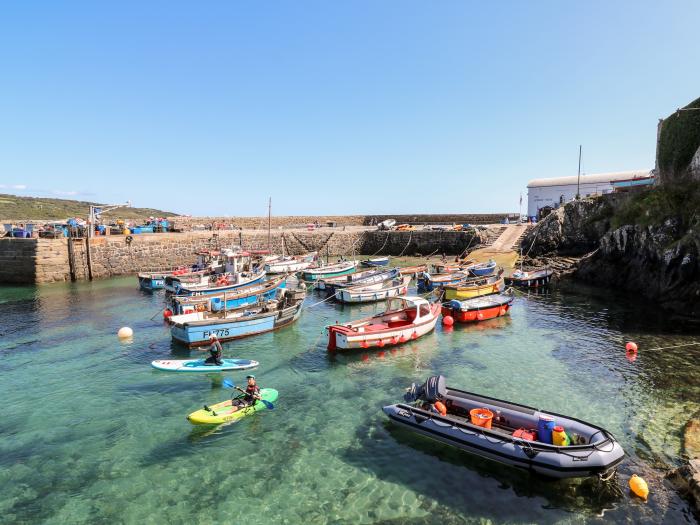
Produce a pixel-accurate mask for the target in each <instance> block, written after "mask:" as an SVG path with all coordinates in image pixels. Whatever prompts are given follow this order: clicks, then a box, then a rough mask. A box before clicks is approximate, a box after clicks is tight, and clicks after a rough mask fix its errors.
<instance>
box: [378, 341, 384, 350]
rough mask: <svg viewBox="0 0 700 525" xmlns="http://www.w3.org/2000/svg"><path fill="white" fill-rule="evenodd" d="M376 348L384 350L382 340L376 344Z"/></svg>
mask: <svg viewBox="0 0 700 525" xmlns="http://www.w3.org/2000/svg"><path fill="white" fill-rule="evenodd" d="M377 346H378V347H379V348H384V340H383V339H380V340H379V342H378V343H377Z"/></svg>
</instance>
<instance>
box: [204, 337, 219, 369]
mask: <svg viewBox="0 0 700 525" xmlns="http://www.w3.org/2000/svg"><path fill="white" fill-rule="evenodd" d="M209 341H211V346H210V347H209V353H210V354H211V355H210V356H209V357H207V358H206V359H205V361H204V364H205V365H212V366H213V365H218V366H221V365H223V364H224V362H223V361H222V360H221V355H222V354H223V352H224V349H223V348H222V347H221V343H220V342H219V338H218V337H216V334H211V335H210V336H209Z"/></svg>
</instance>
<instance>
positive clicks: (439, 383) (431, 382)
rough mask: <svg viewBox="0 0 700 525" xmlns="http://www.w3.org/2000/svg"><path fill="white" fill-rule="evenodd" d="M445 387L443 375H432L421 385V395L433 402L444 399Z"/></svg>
mask: <svg viewBox="0 0 700 525" xmlns="http://www.w3.org/2000/svg"><path fill="white" fill-rule="evenodd" d="M446 395H447V387H446V386H445V376H432V377H429V378H428V380H427V381H426V382H425V385H423V397H424V398H425V400H426V401H428V402H430V403H434V402H435V401H441V400H443V399H445V396H446Z"/></svg>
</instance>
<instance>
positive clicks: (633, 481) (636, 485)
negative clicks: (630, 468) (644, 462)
mask: <svg viewBox="0 0 700 525" xmlns="http://www.w3.org/2000/svg"><path fill="white" fill-rule="evenodd" d="M630 490H631V491H632V492H633V493H634V494H635V495H637V496H639V497H640V498H642V499H643V500H644V501H646V500H647V498H648V497H649V486H648V485H647V482H646V481H644V479H643V478H640V477H639V476H637V475H636V474H632V477H631V478H630Z"/></svg>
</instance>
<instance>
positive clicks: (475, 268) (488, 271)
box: [467, 259, 496, 277]
mask: <svg viewBox="0 0 700 525" xmlns="http://www.w3.org/2000/svg"><path fill="white" fill-rule="evenodd" d="M467 270H468V271H469V273H470V274H471V275H473V276H474V277H486V276H487V275H492V274H493V272H495V271H496V261H494V260H493V259H491V260H490V261H488V262H485V263H479V264H473V265H471V266H467Z"/></svg>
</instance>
